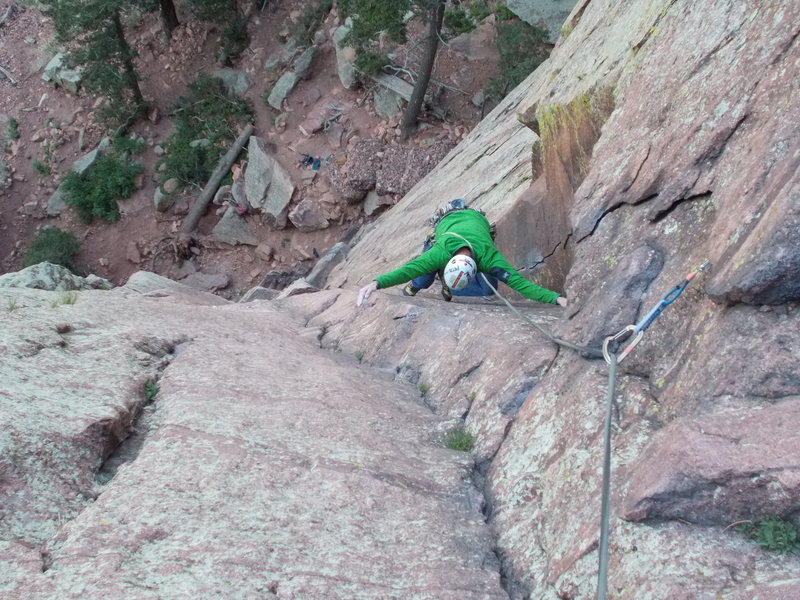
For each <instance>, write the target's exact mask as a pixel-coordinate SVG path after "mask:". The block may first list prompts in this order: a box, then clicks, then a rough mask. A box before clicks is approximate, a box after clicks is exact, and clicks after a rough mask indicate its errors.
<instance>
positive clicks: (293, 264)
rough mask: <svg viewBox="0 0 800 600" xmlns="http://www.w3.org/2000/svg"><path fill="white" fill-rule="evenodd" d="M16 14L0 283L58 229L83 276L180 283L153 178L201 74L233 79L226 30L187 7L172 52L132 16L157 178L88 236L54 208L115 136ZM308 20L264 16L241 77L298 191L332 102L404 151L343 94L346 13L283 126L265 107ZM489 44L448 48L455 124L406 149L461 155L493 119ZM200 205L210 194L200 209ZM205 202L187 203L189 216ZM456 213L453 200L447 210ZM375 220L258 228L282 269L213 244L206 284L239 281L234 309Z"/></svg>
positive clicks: (259, 256) (146, 156)
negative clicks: (479, 95)
mask: <svg viewBox="0 0 800 600" xmlns="http://www.w3.org/2000/svg"><path fill="white" fill-rule="evenodd" d="M12 4H13V5H14V8H13V10H12V12H11V14H10V16H9V17H8V19H7V20H6V21H5V22H4V23H3V24H2V25H0V66H3V68H4V69H5V70H6V71H7V72H8V73H9V74H10V75H11V76H12V77H13V79H14V82H13V83H12V81H10V80H9V79H8V78H2V77H0V141H2V143H3V145H4V147H5V154H4V155H3V158H2V160H3V161H4V162H5V165H6V171H7V173H8V176H7V177H6V184H5V186H4V187H3V188H2V189H0V273H5V272H11V271H16V270H19V269H20V268H21V261H22V258H23V256H24V253H25V250H26V248H27V245H28V244H29V242H30V240H31V239H32V237H33V236H34V235H35V232H36V231H37V230H38V229H40V228H41V227H43V226H45V225H55V226H57V227H59V228H61V229H64V230H69V231H72V232H73V233H74V234H75V235H76V237H77V238H78V240H79V241H80V243H81V248H80V251H79V254H78V255H77V257H76V264H77V268H78V270H79V271H81V272H83V273H85V274H88V273H95V274H96V275H99V276H101V277H105V278H107V279H109V280H111V281H112V282H113V283H114V284H117V285H119V284H122V283H124V282H125V281H126V280H127V278H128V277H129V276H130V275H131V274H132V273H133V272H135V271H138V270H150V271H154V272H157V273H159V274H161V275H166V276H174V275H175V265H173V264H172V263H173V261H172V260H168V261H166V262H165V261H164V260H163V258H164V256H165V255H164V254H163V253H160V252H159V250H160V249H163V248H164V243H165V241H167V242H168V241H169V240H171V239H173V238H174V237H175V233H176V231H177V229H178V227H179V225H180V219H181V215H180V214H179V213H175V214H171V213H169V212H168V213H159V212H157V211H156V210H155V208H154V204H153V194H154V192H155V189H156V186H157V180H158V177H157V174H156V173H155V171H154V169H155V166H156V163H157V160H158V158H159V157H158V156H157V154H156V152H157V148H158V146H159V145H160V146H162V147H163V146H165V145H166V143H167V140H168V138H169V135H170V131H171V128H172V122H171V120H170V118H169V112H170V107H171V106H172V105H173V104H174V103H175V101H176V100H177V99H178V98H179V97H180V96H181V95H183V94H185V93H186V90H187V86H188V84H190V83H191V82H193V81H194V80H195V78H196V76H197V73H199V72H201V71H206V72H211V71H214V70H216V69H219V68H220V65H219V64H218V63H217V61H216V59H215V57H214V54H215V50H216V48H217V47H218V45H219V39H218V35H219V30H218V27H217V26H216V25H214V24H208V23H204V22H201V21H198V20H196V19H193V18H191V16H190V15H188V14H183V13H182V11H181V10H180V5H178V6H179V14H178V16H179V20H180V21H181V25H180V26H179V27H178V28H177V29H176V30H175V32H174V33H173V35H172V37H171V39H170V40H169V41H168V42H167V40H166V36H165V35H164V33H163V30H162V26H161V22H160V19H159V18H158V15H157V14H154V13H150V14H143V15H142V14H138V15H132V16H131V17H130V18H129V19H128V22H127V26H128V32H129V37H130V42H131V44H132V45H133V46H134V47H135V48H136V50H137V51H138V53H139V56H138V58H137V63H136V66H137V69H138V71H139V74H140V75H141V80H142V84H141V86H142V91H143V94H144V96H145V99H146V100H147V102H148V103H149V106H150V111H149V118H147V119H143V120H141V121H140V122H138V123H136V124H135V125H134V126H133V127H132V128H131V129H130V133H136V134H139V135H141V136H142V137H143V138H144V139H145V140H146V141H147V147H146V149H145V151H144V152H143V154H142V155H141V156H140V157H139V158H138V159H139V161H140V162H141V163H142V164H143V166H144V173H143V175H142V176H140V178H139V181H138V189H137V190H136V191H135V192H134V194H133V195H132V196H131V197H130V198H128V199H126V200H123V201H121V202H120V204H119V206H120V212H121V218H120V219H119V220H118V221H116V222H114V223H109V222H106V221H100V220H97V219H95V220H94V221H93V222H92V223H90V224H85V223H83V222H81V221H80V220H79V219H78V218H77V215H76V214H75V212H74V209H71V208H70V209H67V210H66V211H63V212H62V213H61V214H60V215H59V216H57V217H48V216H47V212H46V208H47V200H48V198H49V197H50V195H51V194H52V193H53V191H54V190H55V189H56V187H57V185H58V183H59V182H60V180H61V178H62V177H63V176H64V174H65V173H66V172H67V171H68V170H69V168H70V166H71V165H72V164H73V163H74V161H75V160H76V159H78V158H80V157H81V156H82V155H84V154H85V153H87V152H88V151H89V150H91V149H92V148H93V147H94V146H95V145H96V144H97V142H98V141H99V140H100V139H101V138H102V137H103V136H104V135H105V134H106V132H105V130H104V128H103V126H102V125H101V124H100V123H99V122H98V120H97V118H96V116H95V111H96V109H97V106H98V100H97V98H95V97H92V96H89V95H87V94H85V93H83V92H81V93H79V94H77V95H73V94H70V93H69V92H67V91H66V90H64V89H63V88H60V87H53V86H52V85H51V84H50V83H47V82H45V81H43V80H42V78H41V73H42V70H43V68H44V66H45V65H46V64H47V62H48V61H49V60H50V58H52V56H53V55H54V54H55V52H56V51H57V48H56V47H55V45H54V43H53V42H52V38H53V33H52V27H51V26H50V24H49V23H48V21H47V20H46V19H45V18H44V17H43V16H42V15H41V13H39V12H38V11H37V10H36V9H35V8H33V7H31V6H30V5H28V4H27V3H19V2H15V1H12V2H7V1H6V2H3V3H1V4H0V16H2V15H3V14H4V13H6V9H7V8H8V6H10V5H12ZM299 6H300V5H298V4H297V3H294V2H288V1H286V0H282V1H277V0H276V1H273V2H270V3H269V6H268V7H267V8H266V9H265V10H264V11H262V12H259V11H255V12H254V13H253V14H251V15H250V18H249V24H248V31H249V34H250V45H249V47H248V48H247V49H246V50H245V52H244V53H243V54H242V56H241V57H240V58H239V59H238V60H237V61H236V62H235V63H234V65H233V68H234V69H236V70H238V71H241V72H245V73H246V74H247V75H248V78H249V82H250V86H249V89H248V91H247V92H246V93H245V98H247V99H249V100H250V102H251V103H252V105H253V107H254V109H255V132H254V135H257V136H259V137H262V138H265V139H266V140H268V141H269V142H270V143H271V145H272V147H274V148H275V149H276V154H277V156H278V158H279V160H280V162H281V163H282V164H283V166H284V167H286V168H287V169H288V170H289V171H290V172H291V173H292V174H293V176H294V177H296V178H297V180H298V181H299V180H300V179H301V178H302V177H303V175H304V174H303V170H304V168H303V166H302V165H301V164H300V161H299V160H298V159H299V158H300V157H301V156H302V154H304V153H308V154H312V155H321V154H322V153H321V152H320V150H321V149H322V148H321V146H320V140H319V139H317V136H314V137H310V138H309V137H307V136H305V135H304V134H303V133H302V132H301V131H300V129H299V128H298V125H299V124H300V123H302V122H303V120H304V118H305V116H306V114H307V112H308V111H309V110H310V109H311V107H312V106H314V105H315V104H316V105H319V102H320V101H321V100H320V99H322V100H324V99H325V98H331V99H332V101H335V103H336V105H337V107H339V108H340V109H342V110H343V116H344V119H343V121H344V122H345V123H346V125H347V129H348V136H351V137H355V138H356V139H359V138H360V139H367V138H373V137H376V138H380V139H383V140H384V141H386V142H391V143H400V142H399V129H398V128H397V123H398V120H399V115H398V117H396V118H394V119H392V120H386V119H383V118H381V117H380V116H378V115H377V114H376V113H375V111H374V109H373V107H372V91H373V90H372V88H371V87H369V86H366V87H362V88H360V89H356V90H347V89H345V88H344V87H343V86H342V85H341V82H340V81H339V78H338V75H337V67H336V56H335V51H334V48H333V43H332V41H331V31H332V30H333V28H335V26H336V25H337V16H336V14H335V11H334V12H333V13H332V14H330V15H329V16H328V19H327V20H326V21H325V23H324V24H323V26H322V29H321V30H322V31H323V32H324V36H323V39H324V41H323V43H322V44H321V45H320V47H319V49H318V51H317V53H316V55H315V58H314V62H313V65H312V73H311V75H310V77H309V78H308V79H307V80H304V81H302V82H300V84H299V85H298V86H297V87H296V88H295V90H294V91H293V92H292V94H290V96H289V97H288V101H287V103H286V105H285V112H284V113H283V115H279V113H278V111H276V110H274V109H273V108H271V107H270V106H269V105H268V104H267V103H266V102H265V101H264V97H265V91H266V92H267V93H268V92H269V89H270V87H271V83H272V82H273V81H272V80H271V79H270V77H274V75H270V73H269V72H268V71H266V70H265V68H264V65H265V63H266V62H268V60H269V59H270V57H273V56H275V55H276V54H277V53H279V52H280V51H281V48H282V44H281V39H282V36H284V35H285V33H286V23H287V20H288V19H289V18H290V17H296V16H297V14H298V12H299V10H300V8H298V7H299ZM478 39H481V38H480V37H479V38H478ZM483 41H485V42H486V45H487V46H491V47H488V48H486V51H485V52H484V51H481V50H480V49H474V50H473V51H472V52H471V55H472V56H470V57H468V56H466V55H465V54H464V53H463V52H456V51H455V50H453V49H452V48H451V47H449V46H448V45H447V44H445V45H444V46H442V47H441V48H440V51H439V54H438V56H437V61H436V65H435V69H434V74H433V79H434V80H436V81H438V82H440V83H442V84H444V85H445V91H444V94H443V96H442V98H441V100H440V105H441V106H442V107H443V108H444V109H445V110H446V115H447V116H446V120H444V121H441V120H437V119H434V118H432V117H428V116H427V115H423V116H422V122H424V126H423V127H422V128H421V130H420V131H419V132H418V133H417V134H415V135H414V136H412V137H411V138H409V139H408V140H407V141H405V142H403V143H405V144H418V145H424V144H425V143H430V141H431V140H432V139H436V140H446V141H450V142H452V143H457V142H458V141H460V140H461V139H463V137H464V136H465V135H466V134H467V133H468V132H469V131H470V130H471V129H472V128H473V127H474V126H475V125H476V124H477V123H478V121H479V120H480V119H481V117H482V115H481V109H480V108H478V107H476V106H475V105H474V104H473V103H472V101H471V100H472V97H473V96H474V94H475V93H476V92H479V91H480V90H482V89H483V88H484V87H485V86H486V84H487V83H488V81H489V80H490V79H491V78H492V77H493V76H494V75H496V72H497V64H498V61H497V57H496V51H495V50H494V48H493V43H494V40H493V39H492V38H491V36H483ZM278 117H279V118H278ZM9 119H14V120H15V121H16V122H17V129H18V131H19V137H18V139H12V138H11V137H10V136H9V134H8V125H7V123H8V121H9ZM282 122H283V123H285V125H283V123H282ZM276 124H277V125H276ZM46 147H49V152H46V151H45V148H46ZM240 160H241V159H240ZM42 164H47V165H48V166H49V173H47V174H43V173H41V172H40V171H41V165H42ZM37 166H38V167H39V170H37ZM0 167H2V165H0ZM321 189H322V190H324V189H325V187H324V186H322V187H321ZM197 193H199V190H197V191H196V192H195V196H196V194H197ZM193 200H194V198H193V197H189V198H187V201H188V202H192V201H193ZM446 200H449V198H443V199H442V201H443V202H444V201H446ZM212 208H213V207H212ZM212 208H209V210H208V212H207V214H206V216H204V217H203V219H202V220H201V221H200V225H199V228H198V229H199V232H200V233H201V234H208V233H209V232H210V231H211V229H212V228H213V226H214V224H215V223H216V222H217V220H218V219H219V217H218V216H216V214H215V212H214V210H213V209H212ZM251 218H254V219H255V218H257V217H256V216H253V217H251ZM372 218H375V217H374V215H373V216H371V217H370V216H367V215H365V214H364V213H363V212H362V211H361V207H360V206H356V207H355V208H353V207H351V208H350V209H348V210H347V211H345V212H344V213H343V218H342V219H340V222H334V223H332V224H331V226H330V227H328V228H326V229H322V230H318V231H311V232H300V231H298V230H296V229H294V228H293V227H292V226H291V224H290V225H289V226H288V227H287V228H285V229H279V230H272V229H268V228H266V227H259V228H258V229H257V231H258V238H259V242H263V243H265V244H268V245H269V246H270V247H271V248H272V249H273V252H272V255H271V256H270V257H269V258H267V257H265V256H264V255H263V253H256V252H255V248H254V247H253V246H229V245H226V244H207V245H204V247H203V248H202V251H201V253H200V255H199V256H196V257H195V259H194V262H195V263H196V267H197V268H198V269H202V270H203V271H206V272H215V273H224V274H226V275H227V276H228V277H229V278H230V282H231V285H230V287H229V288H228V289H227V290H225V291H224V292H222V294H223V295H225V296H227V297H231V298H235V297H237V296H238V295H240V294H241V293H242V292H243V291H246V290H247V289H248V288H250V287H252V286H253V285H256V284H257V283H258V282H259V281H260V280H261V279H262V278H263V276H264V275H265V274H266V273H267V272H269V271H270V270H272V269H282V270H289V271H291V270H293V269H295V268H297V267H298V266H311V265H312V264H313V262H311V261H313V260H314V259H313V257H314V256H315V255H321V254H323V253H324V252H325V250H327V249H328V248H329V247H331V246H332V245H333V244H335V243H336V242H337V241H339V238H340V237H341V235H342V232H343V231H344V230H345V229H347V228H348V227H351V226H353V225H357V226H360V225H363V224H364V223H365V222H366V221H368V220H370V219H372ZM159 256H160V259H159V260H157V258H158V257H159Z"/></svg>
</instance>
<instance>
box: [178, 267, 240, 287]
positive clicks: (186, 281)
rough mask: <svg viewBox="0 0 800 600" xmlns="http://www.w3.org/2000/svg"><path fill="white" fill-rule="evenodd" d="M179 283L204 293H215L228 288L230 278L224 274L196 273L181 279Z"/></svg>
mask: <svg viewBox="0 0 800 600" xmlns="http://www.w3.org/2000/svg"><path fill="white" fill-rule="evenodd" d="M181 283H182V284H183V285H186V286H189V287H191V288H194V289H197V290H202V291H204V292H216V291H218V290H223V289H225V288H226V287H228V285H229V284H230V278H229V277H228V276H227V275H226V274H225V273H208V272H206V271H197V272H196V273H192V274H190V275H187V276H186V277H184V278H183V279H181Z"/></svg>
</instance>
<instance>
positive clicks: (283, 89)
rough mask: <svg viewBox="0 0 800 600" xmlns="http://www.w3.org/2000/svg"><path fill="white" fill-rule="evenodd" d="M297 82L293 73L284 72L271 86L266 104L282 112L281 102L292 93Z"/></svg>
mask: <svg viewBox="0 0 800 600" xmlns="http://www.w3.org/2000/svg"><path fill="white" fill-rule="evenodd" d="M298 81H299V78H298V77H297V75H296V74H295V73H294V72H293V71H286V72H285V73H284V74H283V75H281V76H280V77H279V78H278V81H276V82H275V85H274V86H272V91H271V92H270V93H269V96H268V97H267V103H268V104H269V105H270V106H271V107H272V108H274V109H276V110H283V101H284V100H286V98H287V97H288V96H289V94H291V93H292V90H293V89H294V86H296V85H297V82H298Z"/></svg>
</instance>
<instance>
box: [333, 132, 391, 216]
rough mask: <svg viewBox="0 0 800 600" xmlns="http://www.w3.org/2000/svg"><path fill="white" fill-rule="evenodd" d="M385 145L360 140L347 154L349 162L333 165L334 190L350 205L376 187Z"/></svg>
mask: <svg viewBox="0 0 800 600" xmlns="http://www.w3.org/2000/svg"><path fill="white" fill-rule="evenodd" d="M383 151H384V144H383V142H381V141H380V140H374V139H370V140H360V141H358V142H357V143H356V144H355V145H354V146H353V147H352V149H351V150H350V151H349V152H348V153H347V162H346V163H345V165H343V166H340V165H338V164H336V163H332V164H331V168H330V178H331V183H332V184H333V186H334V188H335V189H336V190H337V191H338V192H339V193H340V194H341V195H342V196H343V197H344V198H345V199H346V200H348V201H349V202H350V203H356V202H358V201H359V200H361V199H362V198H364V196H365V195H366V194H367V192H368V191H369V190H371V189H373V188H374V187H375V182H376V181H377V178H378V175H377V173H378V171H379V170H380V169H381V167H382V165H383Z"/></svg>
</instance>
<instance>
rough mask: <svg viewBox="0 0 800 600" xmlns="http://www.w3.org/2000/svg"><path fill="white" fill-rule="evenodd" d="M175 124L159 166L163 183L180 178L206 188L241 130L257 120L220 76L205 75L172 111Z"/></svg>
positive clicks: (243, 101) (182, 180)
mask: <svg viewBox="0 0 800 600" xmlns="http://www.w3.org/2000/svg"><path fill="white" fill-rule="evenodd" d="M172 116H173V117H174V119H175V125H174V127H173V130H172V134H171V136H170V138H169V142H168V145H167V154H166V156H165V157H164V158H163V159H162V161H161V162H160V164H159V169H160V170H161V182H162V183H163V182H165V181H167V180H168V179H172V178H176V179H178V180H179V181H180V182H181V183H183V184H184V185H186V184H190V185H195V186H198V187H202V186H203V185H205V183H206V181H207V180H208V178H209V177H210V176H211V172H212V171H213V170H214V167H215V166H216V164H217V162H218V161H219V159H220V157H221V156H222V155H223V154H224V153H225V151H226V150H227V146H228V144H229V143H230V142H231V141H233V140H234V139H236V136H237V134H238V131H237V128H239V127H241V126H242V125H243V124H245V123H248V122H250V121H251V120H252V118H253V108H252V106H251V105H250V104H249V102H247V101H246V100H244V99H243V98H240V97H238V96H235V95H231V94H229V93H228V92H227V91H226V90H225V87H224V86H223V84H222V81H221V80H219V79H217V78H216V77H211V76H210V75H208V74H205V73H201V74H200V75H198V77H197V80H196V81H195V82H194V83H192V84H190V85H189V93H188V94H187V95H186V96H183V97H181V98H179V99H178V101H177V102H176V104H175V106H173V108H172Z"/></svg>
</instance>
